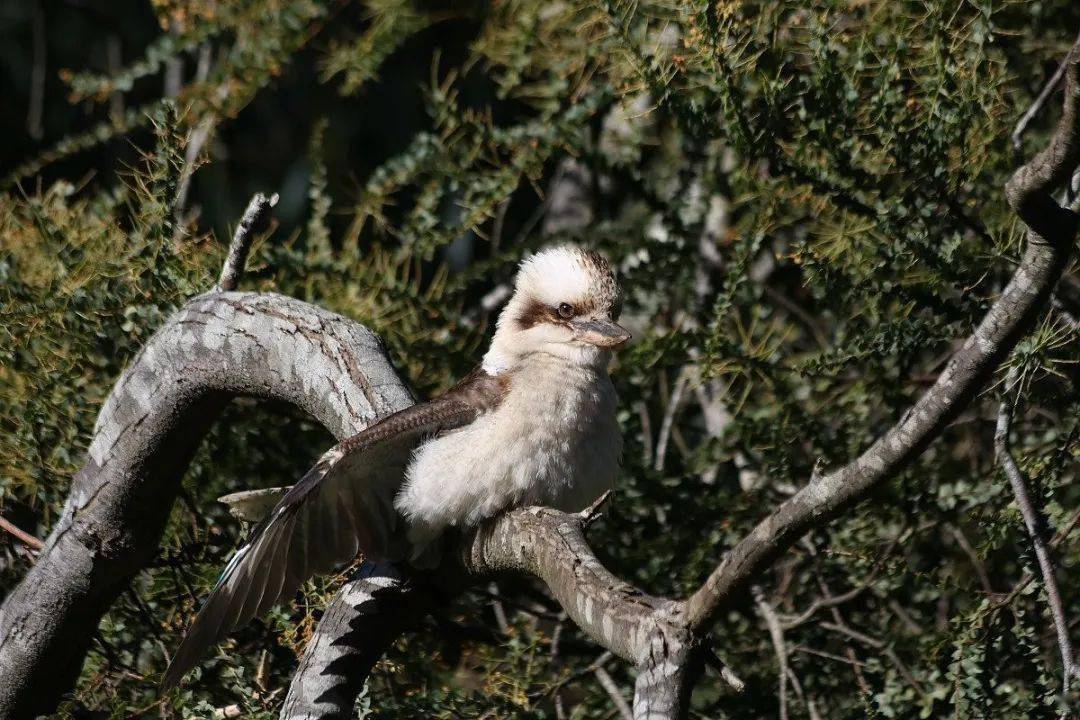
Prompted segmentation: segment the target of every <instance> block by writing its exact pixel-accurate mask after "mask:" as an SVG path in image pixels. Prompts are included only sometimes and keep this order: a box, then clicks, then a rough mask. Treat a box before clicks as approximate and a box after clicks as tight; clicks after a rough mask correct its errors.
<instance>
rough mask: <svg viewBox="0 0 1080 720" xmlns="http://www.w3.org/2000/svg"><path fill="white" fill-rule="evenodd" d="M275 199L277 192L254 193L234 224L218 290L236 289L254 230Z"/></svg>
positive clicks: (274, 203)
mask: <svg viewBox="0 0 1080 720" xmlns="http://www.w3.org/2000/svg"><path fill="white" fill-rule="evenodd" d="M277 201H278V196H277V193H274V194H273V195H271V196H270V197H269V198H267V197H266V196H265V195H263V194H262V193H255V195H254V196H253V197H252V198H251V202H249V203H248V206H247V210H245V211H244V216H243V217H242V218H240V224H239V225H237V226H236V232H235V233H233V239H232V243H231V244H230V245H229V255H228V257H226V258H225V265H224V266H223V267H222V268H221V277H220V278H219V279H218V282H217V289H218V290H223V291H230V290H235V289H236V286H237V284H239V282H240V278H241V277H242V276H243V274H244V263H245V262H247V255H248V251H249V250H251V243H252V241H253V240H254V239H255V231H256V230H257V229H258V227H259V226H260V225H262V222H263V220H264V219H265V218H266V215H267V213H269V212H270V208H272V207H274V205H277Z"/></svg>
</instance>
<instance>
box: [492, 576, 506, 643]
mask: <svg viewBox="0 0 1080 720" xmlns="http://www.w3.org/2000/svg"><path fill="white" fill-rule="evenodd" d="M488 592H490V593H491V595H492V598H491V611H492V612H493V613H494V614H495V624H496V625H498V626H499V632H501V633H502V634H503V635H508V634H509V633H510V622H509V621H508V620H507V619H506V608H505V607H503V603H502V598H501V597H500V595H499V585H498V583H496V582H495V581H494V580H492V581H491V584H490V585H488Z"/></svg>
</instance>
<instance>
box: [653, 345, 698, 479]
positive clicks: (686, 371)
mask: <svg viewBox="0 0 1080 720" xmlns="http://www.w3.org/2000/svg"><path fill="white" fill-rule="evenodd" d="M691 372H692V370H691V367H690V366H689V365H688V366H686V367H684V368H683V369H682V370H680V371H679V376H678V377H677V378H676V379H675V387H673V388H672V389H671V397H670V398H668V404H667V409H666V410H665V411H664V419H663V422H661V423H660V434H659V435H658V436H657V438H656V459H655V462H654V463H653V470H656V471H657V472H660V471H661V470H663V469H664V460H665V459H667V448H668V439H669V438H670V437H671V428H672V425H673V424H674V422H675V413H676V412H678V410H679V405H680V404H682V398H683V395H684V394H685V393H686V386H687V383H689V382H690V374H691Z"/></svg>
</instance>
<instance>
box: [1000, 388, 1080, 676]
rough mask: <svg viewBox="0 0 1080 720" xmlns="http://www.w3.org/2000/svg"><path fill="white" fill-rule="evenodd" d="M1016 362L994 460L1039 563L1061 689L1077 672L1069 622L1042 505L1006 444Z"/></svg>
mask: <svg viewBox="0 0 1080 720" xmlns="http://www.w3.org/2000/svg"><path fill="white" fill-rule="evenodd" d="M1019 378H1020V366H1015V367H1013V368H1012V369H1011V370H1009V374H1008V375H1007V376H1006V377H1005V387H1004V389H1003V391H1002V399H1001V405H1000V406H999V407H998V418H997V431H996V432H995V433H994V449H995V450H996V453H997V460H998V464H1000V465H1001V469H1002V470H1003V471H1004V473H1005V476H1006V477H1007V478H1008V479H1009V485H1010V486H1011V487H1012V492H1013V496H1014V497H1015V498H1016V505H1017V507H1019V508H1020V514H1021V515H1022V516H1023V518H1024V525H1026V526H1027V531H1028V535H1029V536H1030V537H1031V545H1032V548H1033V549H1034V550H1035V557H1036V559H1037V560H1038V563H1039V572H1040V574H1041V575H1042V581H1043V587H1044V588H1045V589H1046V602H1047V605H1048V606H1049V608H1050V616H1051V617H1052V618H1053V621H1054V629H1055V631H1056V633H1057V641H1058V648H1059V649H1060V651H1061V663H1062V675H1063V681H1062V689H1063V690H1064V692H1066V693H1068V691H1069V681H1070V679H1071V678H1072V676H1073V675H1076V674H1078V673H1080V670H1078V669H1077V666H1076V664H1075V660H1074V656H1073V650H1072V642H1071V641H1070V639H1069V623H1068V622H1067V621H1066V619H1065V607H1064V604H1063V603H1062V602H1061V591H1060V590H1059V589H1058V584H1057V578H1056V577H1055V575H1054V564H1053V561H1052V560H1051V558H1050V549H1049V547H1047V543H1046V536H1045V533H1044V531H1043V528H1044V526H1045V523H1044V522H1043V512H1042V509H1041V508H1039V507H1036V505H1035V501H1034V500H1033V499H1032V497H1031V491H1030V489H1029V488H1028V479H1027V477H1026V476H1025V475H1024V473H1023V472H1022V471H1021V470H1020V466H1019V465H1017V463H1016V458H1014V457H1013V455H1012V450H1011V448H1010V446H1009V434H1010V431H1011V430H1012V421H1013V415H1014V413H1015V412H1016V404H1017V400H1018V398H1019V394H1020V392H1019V391H1020V385H1021V383H1019V382H1018V380H1019Z"/></svg>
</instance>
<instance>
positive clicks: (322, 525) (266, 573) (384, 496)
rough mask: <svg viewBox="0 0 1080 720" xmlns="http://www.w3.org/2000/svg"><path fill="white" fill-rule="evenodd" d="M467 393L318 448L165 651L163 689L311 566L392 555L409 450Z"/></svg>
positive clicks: (444, 422) (456, 413) (436, 429)
mask: <svg viewBox="0 0 1080 720" xmlns="http://www.w3.org/2000/svg"><path fill="white" fill-rule="evenodd" d="M470 400H472V398H471V397H468V396H465V397H461V394H460V393H459V394H457V395H455V394H454V393H447V395H444V396H443V397H442V398H439V399H436V400H433V401H431V402H428V403H424V404H421V405H414V406H412V407H410V408H407V409H405V410H402V411H401V412H398V413H395V414H393V415H389V416H387V417H386V418H384V419H383V420H381V421H379V422H378V423H376V424H374V425H372V426H370V427H368V428H366V429H365V430H363V431H361V432H359V433H357V434H356V435H354V436H352V437H350V438H348V439H346V440H344V441H342V442H341V443H339V444H337V445H335V446H334V447H333V448H331V449H330V450H329V451H327V452H326V453H325V454H324V455H323V456H322V457H321V458H320V459H319V461H318V462H317V463H315V466H314V467H313V468H312V469H311V470H309V471H308V473H307V474H306V475H304V477H303V478H302V479H301V480H300V482H298V483H297V484H296V485H294V486H293V487H292V488H290V489H289V490H288V492H286V493H285V495H284V496H283V497H282V498H281V500H280V501H278V503H277V505H276V506H275V507H274V509H273V510H271V511H270V513H269V514H268V515H267V516H266V518H264V519H263V520H262V522H260V523H259V524H258V525H256V526H255V528H254V529H253V530H252V531H251V535H250V536H249V537H248V540H247V542H246V543H245V544H244V546H243V547H241V548H240V550H238V551H237V552H236V554H235V555H234V556H233V557H232V559H231V560H230V561H229V564H228V565H226V566H225V570H224V572H222V574H221V578H220V579H219V580H218V582H217V584H216V585H215V586H214V589H213V590H212V591H211V592H210V595H209V597H207V599H206V602H205V603H204V604H203V606H202V608H201V609H200V610H199V613H198V615H197V616H196V617H195V620H194V622H193V623H192V625H191V628H190V629H189V630H188V633H187V635H186V636H185V638H184V641H183V642H182V643H181V645H180V647H179V648H178V649H177V651H176V654H175V655H174V656H173V659H172V662H171V663H170V664H169V668H168V670H166V672H165V678H164V680H163V682H162V684H163V686H164V688H166V689H167V688H170V687H173V686H175V685H176V684H177V683H178V682H179V681H180V678H182V677H183V676H184V674H185V673H186V672H187V671H188V670H190V669H191V668H192V667H193V666H194V665H195V663H196V662H198V660H199V658H200V657H201V656H202V654H203V652H205V650H206V649H207V648H208V647H210V646H211V645H214V644H215V643H217V642H218V641H219V640H221V639H222V638H224V637H225V636H226V635H227V634H228V633H229V632H231V631H232V630H234V629H235V628H238V627H240V626H242V625H244V624H245V623H246V622H248V621H249V620H250V619H251V618H252V617H254V616H256V615H261V614H262V613H264V612H266V611H267V610H269V609H270V608H271V607H273V606H274V605H276V604H278V603H279V602H280V601H281V600H283V599H287V598H290V597H292V596H293V595H295V593H296V591H297V589H298V588H299V587H300V585H301V584H302V583H303V582H304V581H305V580H307V579H308V578H310V577H311V576H312V575H315V574H320V573H326V572H329V571H331V570H333V569H334V568H335V567H336V566H338V565H339V564H341V563H343V562H347V561H350V560H352V559H353V558H354V557H355V556H356V554H357V553H358V552H363V553H364V554H365V555H366V556H368V557H371V558H375V559H394V558H395V557H396V556H398V555H400V554H401V552H402V550H403V548H399V547H396V545H398V544H400V536H401V533H399V532H397V513H396V512H395V510H394V506H393V502H394V495H395V494H396V492H397V490H398V487H399V486H400V484H401V480H402V476H403V474H404V471H405V466H406V464H407V463H408V459H409V455H410V453H411V452H412V450H413V448H415V446H416V445H417V443H418V442H419V441H420V440H421V439H422V438H423V437H425V436H429V435H434V434H437V433H440V432H445V431H447V430H450V429H453V428H456V427H460V426H462V425H466V424H468V423H470V422H472V420H473V419H475V418H476V416H477V415H478V414H479V412H480V410H481V409H482V404H478V403H475V402H470ZM478 405H479V406H478Z"/></svg>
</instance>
